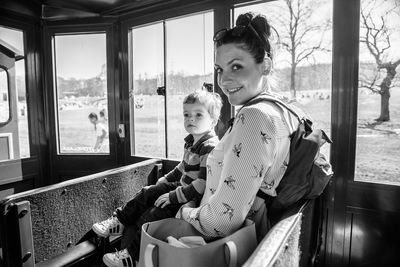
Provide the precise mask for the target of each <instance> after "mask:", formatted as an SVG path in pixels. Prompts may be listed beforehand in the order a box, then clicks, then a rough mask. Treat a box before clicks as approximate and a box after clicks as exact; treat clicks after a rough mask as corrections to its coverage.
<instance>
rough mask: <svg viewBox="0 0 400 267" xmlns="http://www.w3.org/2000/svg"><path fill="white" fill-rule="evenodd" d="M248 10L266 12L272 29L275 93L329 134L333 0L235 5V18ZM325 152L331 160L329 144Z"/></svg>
mask: <svg viewBox="0 0 400 267" xmlns="http://www.w3.org/2000/svg"><path fill="white" fill-rule="evenodd" d="M317 7H318V8H317ZM246 12H254V13H260V14H263V15H264V16H265V17H266V18H267V20H268V22H269V23H270V25H271V26H272V27H273V29H272V31H271V32H272V36H271V38H270V41H271V45H272V55H273V63H274V64H273V70H272V73H271V75H270V85H271V88H272V91H273V92H276V93H279V94H281V95H283V96H284V97H286V98H287V100H289V101H290V102H291V103H292V104H294V105H296V106H298V107H300V108H301V109H302V110H303V111H305V112H306V113H307V114H308V115H309V116H310V117H311V118H312V120H313V123H314V124H313V125H314V126H315V127H318V128H321V129H323V130H324V131H325V132H326V133H327V134H328V136H329V135H330V128H331V127H330V124H331V121H330V119H331V105H330V103H331V102H330V101H331V100H330V98H331V77H332V76H331V69H332V54H331V47H332V25H331V23H330V21H331V18H332V1H330V0H323V1H310V0H288V1H271V2H267V3H261V4H254V5H244V6H237V7H235V8H234V21H236V18H237V17H238V16H239V15H240V14H242V13H246ZM277 33H278V34H279V35H278V34H277ZM291 40H293V41H294V42H293V43H292V42H291ZM321 151H322V153H324V155H325V156H326V157H327V158H329V151H330V146H329V145H325V146H323V147H322V148H321Z"/></svg>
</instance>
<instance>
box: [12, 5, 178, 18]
mask: <svg viewBox="0 0 400 267" xmlns="http://www.w3.org/2000/svg"><path fill="white" fill-rule="evenodd" d="M179 1H180V0H19V1H17V2H14V1H13V0H12V1H8V0H6V1H5V2H6V3H7V4H6V8H7V7H8V8H9V9H10V10H18V11H20V12H22V13H28V12H24V10H23V9H24V8H25V9H30V11H32V10H34V11H35V13H36V14H38V15H39V14H40V15H39V16H40V18H41V19H44V20H65V19H74V18H89V17H116V16H120V15H124V14H126V13H129V12H132V11H136V10H145V9H149V8H152V7H156V6H157V7H159V6H163V5H165V4H171V3H174V2H179ZM17 3H18V4H17ZM7 5H8V6H7ZM29 13H30V12H29Z"/></svg>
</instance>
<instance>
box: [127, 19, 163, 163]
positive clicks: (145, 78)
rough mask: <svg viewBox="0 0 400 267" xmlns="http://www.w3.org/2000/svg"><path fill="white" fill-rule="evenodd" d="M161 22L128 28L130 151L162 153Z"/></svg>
mask: <svg viewBox="0 0 400 267" xmlns="http://www.w3.org/2000/svg"><path fill="white" fill-rule="evenodd" d="M163 44H164V42H163V24H162V23H157V24H153V25H148V26H144V27H139V28H135V29H132V58H131V62H132V69H131V73H132V75H133V79H132V80H133V84H132V89H131V91H130V101H129V108H130V117H131V121H132V118H133V123H131V124H130V127H131V131H130V132H131V133H132V135H131V153H132V155H137V156H147V157H163V158H164V157H165V111H164V106H165V103H164V96H162V95H158V94H157V88H158V87H162V86H163V85H164V64H163V62H164V45H163Z"/></svg>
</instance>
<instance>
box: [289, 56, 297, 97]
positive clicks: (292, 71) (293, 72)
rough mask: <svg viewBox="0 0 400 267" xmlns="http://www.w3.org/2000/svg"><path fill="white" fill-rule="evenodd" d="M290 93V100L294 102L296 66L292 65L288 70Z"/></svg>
mask: <svg viewBox="0 0 400 267" xmlns="http://www.w3.org/2000/svg"><path fill="white" fill-rule="evenodd" d="M290 92H291V100H294V101H296V99H297V98H296V97H297V96H296V65H295V64H292V67H291V68H290Z"/></svg>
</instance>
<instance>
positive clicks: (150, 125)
mask: <svg viewBox="0 0 400 267" xmlns="http://www.w3.org/2000/svg"><path fill="white" fill-rule="evenodd" d="M213 30H214V29H213V13H212V12H206V13H200V14H194V15H190V16H185V17H181V18H175V19H170V20H166V21H163V22H159V23H155V24H152V25H146V26H141V27H135V28H132V30H131V43H132V49H131V51H132V53H131V80H132V83H131V84H132V85H131V90H130V113H131V118H133V120H132V122H133V123H132V124H131V133H132V135H131V144H132V147H131V151H132V155H138V156H148V157H167V158H171V159H181V158H182V156H183V145H184V141H183V139H184V137H185V136H186V135H187V133H186V132H185V130H184V127H183V115H182V101H183V98H184V96H185V95H186V94H188V93H189V92H192V91H195V90H199V89H201V87H202V85H203V83H204V82H206V83H213V73H214V67H213V51H214V48H213V40H212V36H213ZM157 89H158V90H157ZM164 89H165V93H164V91H163V90H164Z"/></svg>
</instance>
